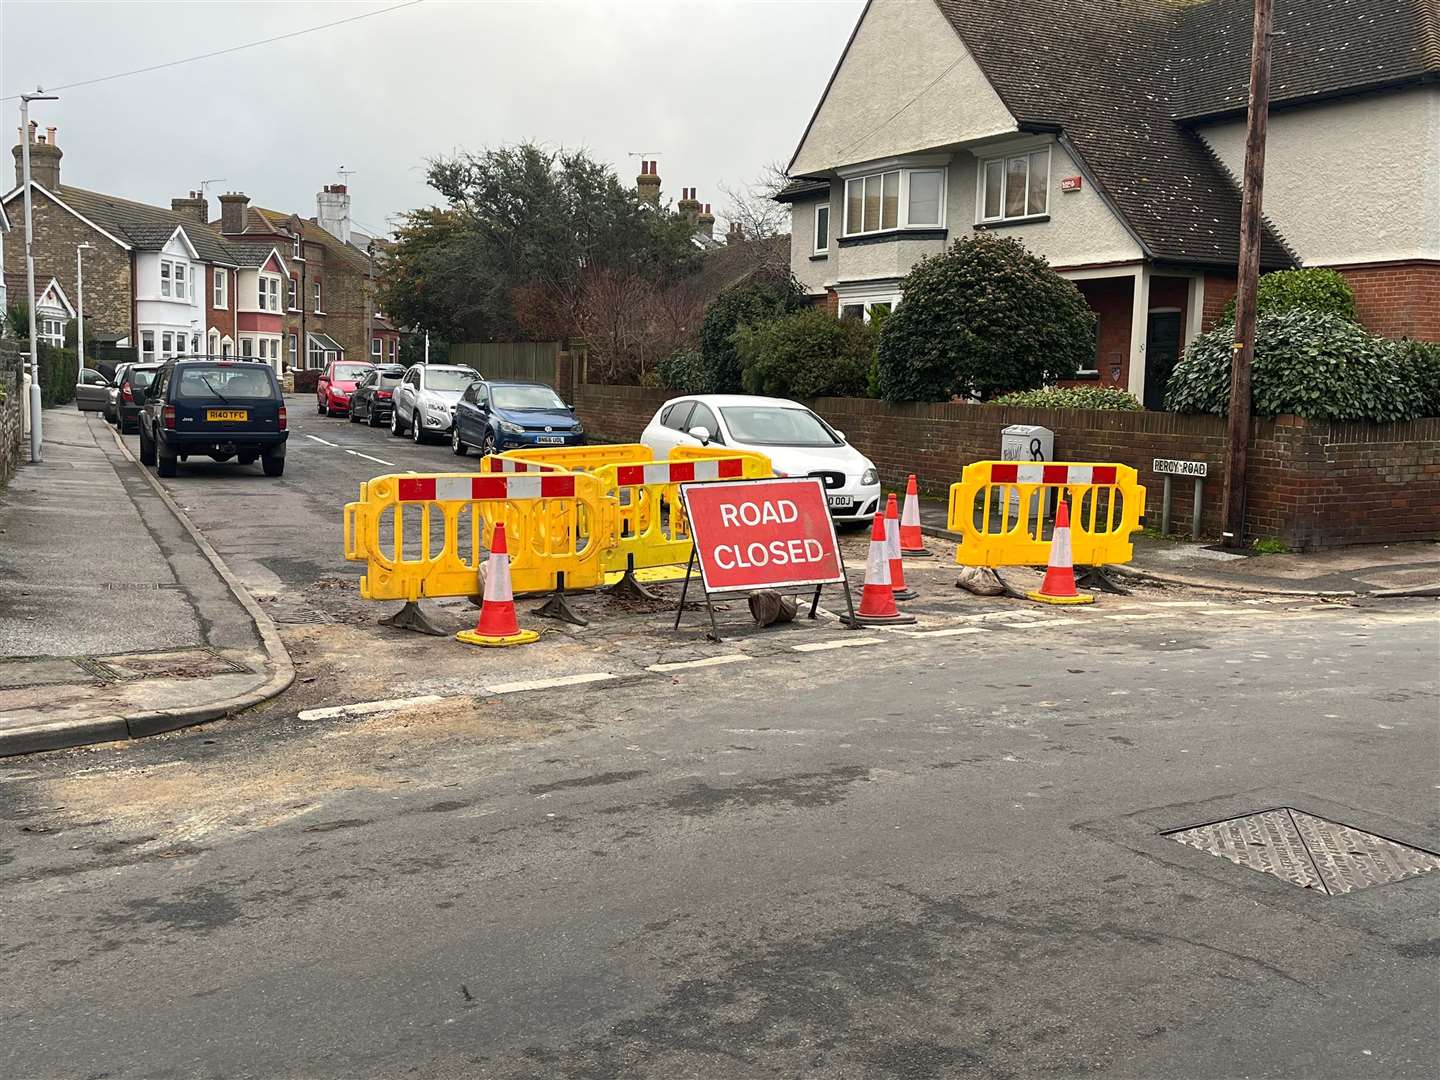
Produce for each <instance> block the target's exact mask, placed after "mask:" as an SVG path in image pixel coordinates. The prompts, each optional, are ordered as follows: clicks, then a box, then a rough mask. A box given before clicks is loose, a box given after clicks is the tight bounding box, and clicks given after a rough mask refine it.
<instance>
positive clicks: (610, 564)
mask: <svg viewBox="0 0 1440 1080" xmlns="http://www.w3.org/2000/svg"><path fill="white" fill-rule="evenodd" d="M697 449H703V448H697ZM770 475H771V468H770V459H769V458H767V457H765V456H764V455H763V454H751V453H746V452H744V451H740V452H736V453H731V454H726V455H721V454H691V455H688V456H687V458H681V457H680V455H679V452H678V451H677V452H676V454H674V455H672V457H671V458H670V460H669V461H651V462H638V463H631V464H626V465H602V466H600V467H599V468H598V469H596V470H595V477H596V479H598V480H599V481H600V483H601V486H602V489H603V490H604V492H605V495H606V496H607V497H610V498H613V499H614V501H615V504H616V513H617V515H618V516H617V534H616V544H615V547H613V548H612V549H611V550H610V551H608V552H606V554H605V556H604V558H603V562H604V564H605V569H606V570H609V571H615V570H626V569H636V570H639V569H643V568H645V567H652V566H673V565H675V564H677V563H685V562H688V561H689V559H690V550H691V547H692V546H693V540H692V538H691V536H690V527H689V523H688V522H686V520H685V514H684V511H683V509H682V508H681V502H680V485H681V484H689V483H696V482H703V481H706V480H741V479H752V478H758V477H765V476H770Z"/></svg>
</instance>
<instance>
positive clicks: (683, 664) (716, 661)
mask: <svg viewBox="0 0 1440 1080" xmlns="http://www.w3.org/2000/svg"><path fill="white" fill-rule="evenodd" d="M749 659H750V657H748V656H707V657H705V658H704V659H701V660H680V661H678V662H676V663H673V664H651V665H650V666H649V667H647V668H646V669H645V670H646V671H658V672H661V673H662V674H663V673H664V672H667V671H684V670H686V669H687V668H702V667H719V666H720V665H721V664H738V663H740V662H741V661H743V660H749Z"/></svg>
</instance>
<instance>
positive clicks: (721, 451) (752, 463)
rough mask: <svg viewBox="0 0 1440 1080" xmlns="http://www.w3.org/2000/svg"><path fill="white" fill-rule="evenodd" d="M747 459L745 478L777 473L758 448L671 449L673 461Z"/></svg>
mask: <svg viewBox="0 0 1440 1080" xmlns="http://www.w3.org/2000/svg"><path fill="white" fill-rule="evenodd" d="M732 457H738V458H743V459H744V460H745V479H747V480H760V479H764V478H766V477H769V476H774V475H775V466H774V465H773V464H772V463H771V461H770V459H769V458H768V457H767V456H766V455H764V454H762V453H760V452H759V451H758V450H732V449H731V448H730V447H728V446H677V447H675V449H674V450H671V451H670V460H671V461H701V460H703V459H705V458H732Z"/></svg>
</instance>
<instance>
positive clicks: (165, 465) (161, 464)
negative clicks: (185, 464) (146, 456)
mask: <svg viewBox="0 0 1440 1080" xmlns="http://www.w3.org/2000/svg"><path fill="white" fill-rule="evenodd" d="M155 471H156V472H157V473H159V474H160V475H161V476H174V475H175V471H176V465H175V459H174V458H173V457H158V456H157V457H156V458H155Z"/></svg>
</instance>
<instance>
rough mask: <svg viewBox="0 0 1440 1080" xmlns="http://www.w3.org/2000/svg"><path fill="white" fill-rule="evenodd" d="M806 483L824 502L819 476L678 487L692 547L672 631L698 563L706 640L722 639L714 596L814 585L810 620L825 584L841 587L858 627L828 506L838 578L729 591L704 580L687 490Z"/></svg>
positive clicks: (846, 605) (734, 587) (678, 625)
mask: <svg viewBox="0 0 1440 1080" xmlns="http://www.w3.org/2000/svg"><path fill="white" fill-rule="evenodd" d="M806 480H813V481H814V483H815V486H816V487H817V488H818V489H819V492H820V498H821V499H822V500H824V498H825V482H824V481H823V480H822V479H821V478H820V477H818V476H790V477H784V478H779V477H757V478H754V479H749V480H722V481H718V482H717V481H713V480H712V481H698V482H695V483H687V484H681V485H680V500H681V502H682V503H683V504H684V508H685V519H686V521H688V522H689V523H690V536H691V539H692V541H693V542H692V544H691V546H690V560H689V562H687V563H686V564H685V582H684V584H683V585H682V586H681V587H680V603H679V604H678V605H677V606H676V609H675V629H676V630H677V631H678V630H679V629H680V619H681V617H682V616H683V615H684V614H685V598H686V596H687V595H689V592H690V579H691V577H692V576H693V575H694V572H695V566H696V564H697V563H698V564H699V566H700V591H701V593H702V594H703V595H704V597H705V610H706V611H707V612H708V613H709V615H710V629H709V630H708V631H707V632H706V634H705V636H706V637H707V638H709V639H710V640H711V641H716V642H718V641H721V640H722V638H721V637H720V627H719V624H718V623H717V622H716V620H715V604H714V597H715V596H717V595H719V596H731V595H734V594H736V593H755V592H763V591H765V590H766V589H777V590H780V589H808V588H809V587H810V586H812V585H813V586H814V587H815V593H814V595H813V596H812V597H811V599H810V616H809V617H810V618H812V619H814V618H815V617H816V615H817V613H818V611H819V609H820V592H821V590H822V589H824V588H825V586H826V585H840V586H841V587H842V588H843V589H844V591H845V609H846V611H847V612H848V613H849V615H850V625H851V626H855V625H857V624H856V623H855V602H854V599H853V598H852V597H851V595H850V577H849V574H848V572H847V571H846V568H845V553H844V552H843V551H841V550H840V538H839V536H838V535H837V534H836V532H835V518H834V517H833V516H831V514H830V510H829V506H828V505H827V506H826V510H825V519H826V521H827V522H828V523H829V525H830V543H831V545H832V549H833V550H834V552H835V561H836V563H837V564H838V566H839V576H838V577H827V578H818V579H817V578H812V579H809V580H803V581H788V582H785V583H783V584H778V585H772V586H761V587H758V588H757V587H755V586H732V587H729V588H722V589H711V588H710V586H709V583H708V581H707V580H706V575H705V561H704V560H703V559H701V558H700V547H701V545H700V543H699V537H698V535H697V534H696V532H695V518H694V516H693V515H692V514H691V513H690V498H689V489H690V488H691V487H705V488H715V487H717V486H724V487H740V486H744V485H750V484H767V483H768V484H774V483H776V482H777V481H778V482H781V483H794V482H796V481H806Z"/></svg>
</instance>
